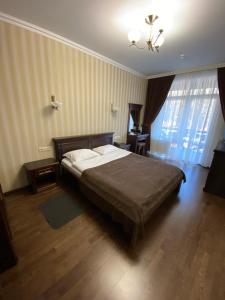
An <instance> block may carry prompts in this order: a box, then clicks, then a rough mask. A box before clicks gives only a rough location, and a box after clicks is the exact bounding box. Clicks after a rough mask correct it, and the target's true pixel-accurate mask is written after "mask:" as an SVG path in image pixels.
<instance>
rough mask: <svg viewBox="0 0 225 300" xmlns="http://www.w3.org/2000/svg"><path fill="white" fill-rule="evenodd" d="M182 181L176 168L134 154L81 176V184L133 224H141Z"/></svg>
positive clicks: (183, 176)
mask: <svg viewBox="0 0 225 300" xmlns="http://www.w3.org/2000/svg"><path fill="white" fill-rule="evenodd" d="M183 179H185V175H184V173H183V172H182V171H181V170H180V169H179V168H177V167H175V166H172V165H169V164H167V163H165V162H162V161H160V160H155V159H152V158H146V157H143V156H140V155H136V154H133V153H131V154H129V155H128V156H126V157H123V158H120V159H117V160H114V161H111V162H109V163H106V164H104V165H101V166H98V167H95V168H91V169H87V170H85V171H84V172H83V174H82V176H81V180H82V181H83V182H84V184H86V185H87V186H88V187H89V188H91V189H92V190H94V191H95V192H96V193H97V194H98V195H99V196H101V197H103V198H104V199H105V200H106V201H108V202H109V203H110V204H111V205H113V207H115V208H116V209H118V210H119V211H121V212H122V213H123V214H124V215H125V216H127V217H128V218H130V219H131V220H132V221H133V222H135V223H136V224H144V223H145V222H146V221H147V219H148V217H149V216H150V215H151V213H152V212H153V211H154V210H155V209H156V208H157V207H158V206H159V205H160V204H161V203H162V202H163V201H164V200H165V199H166V198H167V196H168V195H170V194H171V193H172V192H173V191H174V190H175V189H176V188H177V187H178V186H179V184H180V183H181V181H182V180H183Z"/></svg>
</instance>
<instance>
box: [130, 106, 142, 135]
mask: <svg viewBox="0 0 225 300" xmlns="http://www.w3.org/2000/svg"><path fill="white" fill-rule="evenodd" d="M141 109H142V105H141V104H133V103H129V110H128V123H127V132H128V133H131V132H133V133H140V132H141V129H140V115H141Z"/></svg>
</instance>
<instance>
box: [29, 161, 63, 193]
mask: <svg viewBox="0 0 225 300" xmlns="http://www.w3.org/2000/svg"><path fill="white" fill-rule="evenodd" d="M24 168H25V170H26V173H27V179H28V182H29V184H30V187H31V191H32V193H34V194H35V193H37V192H40V191H43V190H45V189H49V188H52V187H54V186H56V185H57V183H58V179H59V163H58V161H56V160H55V159H54V158H47V159H41V160H37V161H32V162H28V163H25V164H24Z"/></svg>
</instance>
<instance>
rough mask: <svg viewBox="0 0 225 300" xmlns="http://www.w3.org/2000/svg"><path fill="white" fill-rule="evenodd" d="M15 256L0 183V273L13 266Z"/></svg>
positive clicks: (15, 261) (15, 260)
mask: <svg viewBox="0 0 225 300" xmlns="http://www.w3.org/2000/svg"><path fill="white" fill-rule="evenodd" d="M16 263H17V258H16V255H15V253H14V250H13V246H12V234H11V230H10V227H9V223H8V217H7V212H6V207H5V202H4V197H3V193H2V189H1V185H0V273H1V272H3V271H5V270H7V269H9V268H11V267H13V266H14V265H15V264H16Z"/></svg>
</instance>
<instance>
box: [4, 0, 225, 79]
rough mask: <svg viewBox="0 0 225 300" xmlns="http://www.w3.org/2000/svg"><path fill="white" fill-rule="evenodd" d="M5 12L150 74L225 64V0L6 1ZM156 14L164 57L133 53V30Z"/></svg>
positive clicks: (149, 53)
mask: <svg viewBox="0 0 225 300" xmlns="http://www.w3.org/2000/svg"><path fill="white" fill-rule="evenodd" d="M0 11H1V12H3V13H6V14H9V15H11V16H14V17H17V18H19V19H22V20H24V21H27V22H30V23H32V24H34V25H37V26H40V27H43V28H45V29H47V30H50V31H52V32H54V33H56V34H59V35H62V36H64V37H66V38H68V39H70V40H72V41H74V42H76V43H78V44H81V45H83V46H85V47H87V48H89V49H91V50H93V51H96V52H98V53H100V54H102V55H104V56H107V57H109V58H110V59H113V60H115V61H117V62H119V63H120V64H123V65H125V66H127V67H129V68H131V69H133V70H136V71H137V72H139V73H142V74H144V75H152V74H159V73H166V72H174V71H181V70H184V69H191V68H196V67H201V66H205V65H211V64H218V63H224V62H225V38H224V32H225V0H213V1H212V0H170V1H169V0H157V1H146V0H0ZM152 12H153V13H154V12H156V13H158V14H159V16H160V17H161V19H160V20H161V22H162V24H164V29H165V31H166V40H165V43H164V44H163V45H162V47H161V48H160V53H152V52H149V51H148V50H137V49H135V48H128V39H127V33H128V31H129V30H131V29H134V28H136V27H142V23H143V21H144V17H145V16H146V15H148V14H150V13H152ZM143 42H144V41H143ZM181 53H182V54H184V55H185V57H184V59H183V60H181V59H180V54H181Z"/></svg>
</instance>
